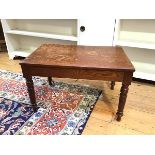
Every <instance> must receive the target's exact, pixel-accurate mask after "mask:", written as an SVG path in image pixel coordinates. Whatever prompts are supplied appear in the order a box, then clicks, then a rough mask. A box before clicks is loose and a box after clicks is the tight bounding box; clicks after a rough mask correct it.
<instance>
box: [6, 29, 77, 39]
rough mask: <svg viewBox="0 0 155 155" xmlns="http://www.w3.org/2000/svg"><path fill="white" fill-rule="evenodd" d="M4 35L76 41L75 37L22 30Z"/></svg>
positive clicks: (11, 31)
mask: <svg viewBox="0 0 155 155" xmlns="http://www.w3.org/2000/svg"><path fill="white" fill-rule="evenodd" d="M6 33H8V34H17V35H25V36H32V37H41V38H51V39H60V40H69V41H77V37H76V36H69V35H59V34H52V33H40V32H31V31H23V30H10V31H7V32H6Z"/></svg>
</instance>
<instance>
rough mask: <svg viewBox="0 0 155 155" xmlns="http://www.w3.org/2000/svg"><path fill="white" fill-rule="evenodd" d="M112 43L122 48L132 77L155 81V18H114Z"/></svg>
mask: <svg viewBox="0 0 155 155" xmlns="http://www.w3.org/2000/svg"><path fill="white" fill-rule="evenodd" d="M114 45H116V46H122V47H123V48H124V51H125V52H126V54H127V55H128V57H129V58H130V60H131V61H132V63H133V65H134V66H135V69H136V71H135V73H134V77H136V78H141V79H146V80H152V81H155V61H154V60H155V19H119V20H116V25H115V35H114Z"/></svg>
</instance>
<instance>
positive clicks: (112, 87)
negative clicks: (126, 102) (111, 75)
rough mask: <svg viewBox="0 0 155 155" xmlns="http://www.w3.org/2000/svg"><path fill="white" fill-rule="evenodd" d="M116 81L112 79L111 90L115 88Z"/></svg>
mask: <svg viewBox="0 0 155 155" xmlns="http://www.w3.org/2000/svg"><path fill="white" fill-rule="evenodd" d="M114 86H115V81H111V90H114Z"/></svg>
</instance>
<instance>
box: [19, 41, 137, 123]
mask: <svg viewBox="0 0 155 155" xmlns="http://www.w3.org/2000/svg"><path fill="white" fill-rule="evenodd" d="M20 65H21V68H22V72H23V76H24V78H25V79H26V84H27V88H28V93H29V97H30V101H31V104H32V107H33V110H34V111H36V109H37V104H36V99H35V92H34V85H33V80H32V76H42V77H48V79H49V84H52V80H51V77H58V78H75V79H89V80H105V81H112V83H111V89H113V88H114V84H115V81H119V82H122V87H121V90H120V97H119V104H118V110H117V113H116V119H117V120H118V121H120V120H121V117H122V116H123V109H124V106H125V102H126V97H127V93H128V87H129V85H130V84H131V82H132V76H133V72H134V71H135V69H134V67H133V65H132V63H131V62H130V60H129V59H128V57H127V56H126V54H125V53H124V51H123V49H122V48H121V47H104V46H99V47H96V46H78V45H57V44H43V45H42V46H40V47H39V48H38V49H37V50H35V51H34V52H33V53H32V54H31V55H29V56H28V57H27V58H26V59H24V60H23V61H22V62H21V63H20Z"/></svg>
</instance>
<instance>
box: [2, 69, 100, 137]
mask: <svg viewBox="0 0 155 155" xmlns="http://www.w3.org/2000/svg"><path fill="white" fill-rule="evenodd" d="M33 81H34V87H35V94H36V100H37V104H38V107H39V108H38V111H37V112H36V113H33V111H32V109H31V108H30V107H29V105H30V100H29V96H28V93H27V87H26V84H25V79H24V78H23V76H22V74H20V73H13V72H9V71H5V70H0V99H1V100H0V122H1V123H0V134H4V135H9V134H16V135H79V134H81V133H82V131H83V129H84V127H85V125H86V122H87V120H88V118H89V116H90V114H91V112H92V110H93V108H94V106H95V103H96V101H97V99H98V97H99V96H100V94H101V90H98V89H95V88H90V87H87V86H82V85H75V84H67V83H63V82H56V81H55V84H54V86H52V87H51V86H49V85H48V82H47V80H45V79H43V78H40V77H33ZM15 105H16V106H15Z"/></svg>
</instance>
